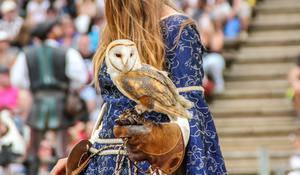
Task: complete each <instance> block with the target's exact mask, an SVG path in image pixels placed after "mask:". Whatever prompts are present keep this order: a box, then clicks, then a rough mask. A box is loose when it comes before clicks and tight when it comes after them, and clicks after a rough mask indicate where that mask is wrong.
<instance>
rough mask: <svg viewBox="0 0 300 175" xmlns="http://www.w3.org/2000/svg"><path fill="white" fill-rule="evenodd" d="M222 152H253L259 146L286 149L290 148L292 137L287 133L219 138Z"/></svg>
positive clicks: (291, 146)
mask: <svg viewBox="0 0 300 175" xmlns="http://www.w3.org/2000/svg"><path fill="white" fill-rule="evenodd" d="M220 144H221V149H222V152H225V153H226V152H234V151H244V152H251V151H252V152H254V151H257V150H258V149H259V148H262V147H264V148H267V149H269V150H270V151H280V150H281V151H288V150H292V148H293V144H292V139H291V138H290V136H289V135H271V136H265V135H263V136H255V137H254V136H243V137H237V136H235V137H229V136H223V137H221V138H220Z"/></svg>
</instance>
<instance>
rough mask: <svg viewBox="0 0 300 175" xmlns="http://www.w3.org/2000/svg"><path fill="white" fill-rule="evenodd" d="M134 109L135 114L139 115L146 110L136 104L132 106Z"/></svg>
mask: <svg viewBox="0 0 300 175" xmlns="http://www.w3.org/2000/svg"><path fill="white" fill-rule="evenodd" d="M134 109H135V111H136V112H137V114H139V115H141V114H143V113H144V112H146V111H147V108H145V107H144V106H143V105H136V106H135V107H134Z"/></svg>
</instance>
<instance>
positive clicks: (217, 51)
mask: <svg viewBox="0 0 300 175" xmlns="http://www.w3.org/2000/svg"><path fill="white" fill-rule="evenodd" d="M175 2H176V3H177V4H178V6H179V7H180V8H182V9H183V10H184V12H185V13H186V14H187V15H189V16H190V17H192V18H193V19H194V20H195V21H196V23H197V25H198V26H199V29H200V30H199V31H200V35H201V39H202V42H203V44H204V46H205V48H206V50H207V53H205V55H204V58H203V67H204V71H205V73H206V78H205V88H206V91H207V93H208V94H220V93H222V92H223V91H224V88H225V85H224V79H223V70H224V68H225V60H224V57H223V56H222V54H221V53H222V51H223V47H224V40H225V39H226V38H228V39H233V38H243V39H245V38H246V37H247V30H248V26H249V19H250V17H251V7H252V6H253V5H254V4H255V0H176V1H175ZM0 14H1V16H0V96H1V98H0V111H1V110H2V111H3V110H4V109H5V110H9V111H10V115H11V116H12V117H11V118H12V120H13V121H14V123H15V129H17V130H18V132H19V134H20V136H22V137H23V139H24V142H26V143H27V144H29V143H30V141H29V140H30V133H29V132H30V130H29V129H28V126H26V122H25V121H26V118H27V117H28V115H29V112H30V109H31V105H32V98H31V94H30V91H29V90H28V89H27V88H28V87H27V88H26V87H25V88H24V87H22V86H21V87H20V86H18V85H15V84H14V81H10V79H12V76H14V77H17V79H22V78H24V77H23V76H24V75H23V74H22V73H19V74H17V75H16V73H14V75H11V73H10V72H11V70H12V69H13V67H14V66H15V63H16V62H17V60H18V59H19V57H21V56H20V55H22V52H23V51H24V49H26V48H28V47H32V46H33V45H37V44H39V43H40V41H39V40H38V39H37V38H36V37H35V36H33V35H32V34H33V33H34V32H33V31H34V30H36V28H37V26H39V24H40V23H41V22H45V21H50V20H59V25H56V28H55V31H54V33H55V36H56V37H55V40H56V42H57V43H58V44H59V46H61V47H66V48H73V49H75V50H77V51H78V52H79V53H80V57H82V59H83V60H84V62H85V66H86V70H87V71H88V76H89V78H88V79H89V80H88V82H87V83H86V85H85V86H84V87H82V88H81V91H80V96H81V98H82V99H83V100H84V102H85V103H86V106H87V111H88V114H89V117H88V121H86V120H85V121H78V122H76V124H75V125H74V126H73V127H71V128H69V130H68V134H69V136H70V137H69V138H70V140H69V144H68V146H69V147H71V146H72V144H74V143H76V141H77V140H78V139H83V138H87V137H88V136H89V135H90V133H91V128H92V125H93V123H94V121H95V120H96V118H97V106H98V108H99V106H100V103H101V98H100V97H99V96H98V95H97V93H96V90H95V89H94V88H93V87H92V86H90V85H88V84H89V83H90V82H91V81H92V78H93V68H92V60H91V59H92V56H93V54H94V52H95V51H96V48H97V46H98V42H99V38H100V37H101V29H102V26H103V24H104V23H105V21H104V0H0ZM14 72H18V71H14ZM1 115H2V114H1ZM2 120H3V121H2ZM7 133H8V126H7V125H5V122H4V119H2V117H1V120H0V137H1V140H0V147H3V145H5V142H4V139H3V136H5V134H7ZM55 134H56V133H54V132H52V131H51V130H49V131H47V132H46V133H45V134H44V137H43V140H42V141H41V144H40V147H39V151H38V155H39V157H40V158H41V159H44V161H45V162H49V161H50V160H52V159H53V158H55V155H56V153H55V150H54V148H55V146H56V144H57V143H56V142H57V141H56V140H55V137H56V135H55ZM27 146H28V145H27ZM24 147H25V148H24V149H23V151H21V152H18V154H19V156H13V158H12V159H13V160H14V161H12V162H15V160H20V161H16V162H17V163H11V162H7V161H2V160H1V158H0V175H2V174H7V173H8V172H10V173H13V174H25V173H26V164H25V165H23V164H20V162H23V161H24V160H26V157H27V156H28V155H26V151H24V150H26V149H28V148H26V146H25V145H24ZM4 150H5V149H0V157H3V155H5V154H4V153H3V152H5V151H4ZM12 150H13V149H12ZM10 151H11V150H10ZM12 152H14V151H12ZM6 160H8V159H6ZM18 162H19V163H18ZM50 162H51V161H50ZM50 168H51V167H49V165H48V163H47V164H45V165H44V164H41V166H40V168H39V172H40V174H43V173H45V174H47V173H48V172H49V169H50Z"/></svg>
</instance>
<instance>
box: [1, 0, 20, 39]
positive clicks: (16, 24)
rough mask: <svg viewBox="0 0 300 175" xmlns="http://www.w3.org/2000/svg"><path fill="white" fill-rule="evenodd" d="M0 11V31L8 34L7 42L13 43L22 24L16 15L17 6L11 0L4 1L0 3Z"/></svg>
mask: <svg viewBox="0 0 300 175" xmlns="http://www.w3.org/2000/svg"><path fill="white" fill-rule="evenodd" d="M0 11H1V14H2V19H0V31H4V32H6V33H7V34H8V38H9V41H14V40H15V39H16V37H17V36H18V34H19V32H20V29H21V27H22V25H23V22H24V20H23V19H22V18H21V17H20V16H19V15H18V10H17V4H16V3H15V2H14V1H13V0H5V1H3V2H2V3H1V7H0Z"/></svg>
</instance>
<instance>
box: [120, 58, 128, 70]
mask: <svg viewBox="0 0 300 175" xmlns="http://www.w3.org/2000/svg"><path fill="white" fill-rule="evenodd" d="M128 60H129V58H127V57H123V58H122V63H123V65H124V70H125V71H126V72H128V71H129V67H128Z"/></svg>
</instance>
